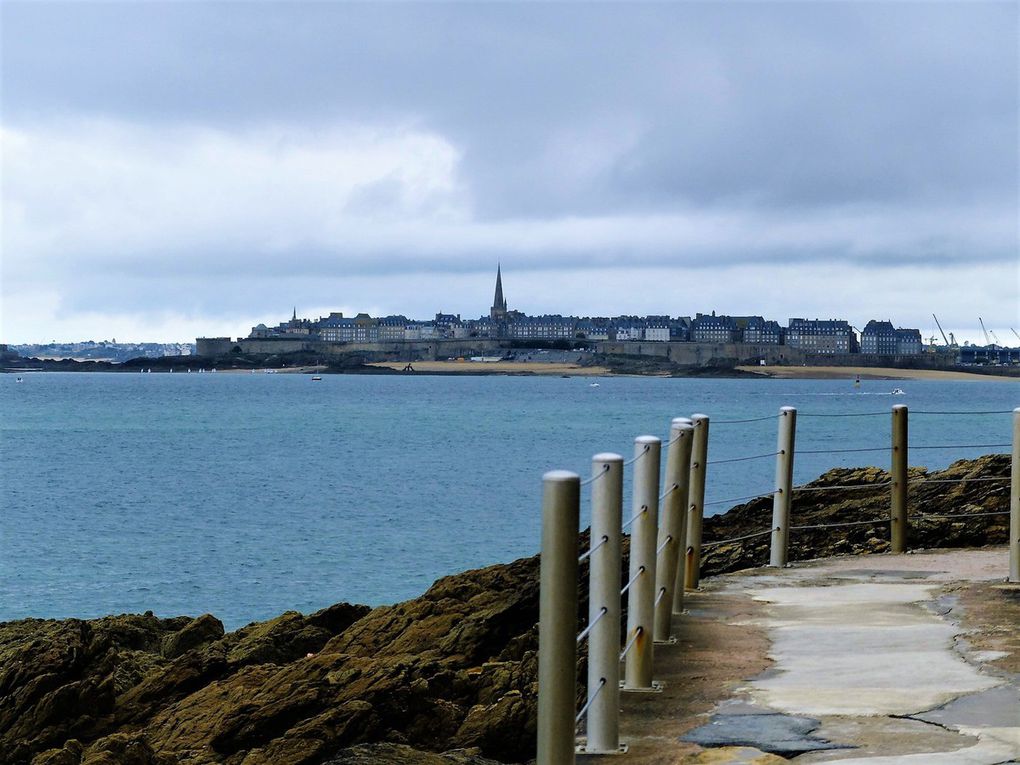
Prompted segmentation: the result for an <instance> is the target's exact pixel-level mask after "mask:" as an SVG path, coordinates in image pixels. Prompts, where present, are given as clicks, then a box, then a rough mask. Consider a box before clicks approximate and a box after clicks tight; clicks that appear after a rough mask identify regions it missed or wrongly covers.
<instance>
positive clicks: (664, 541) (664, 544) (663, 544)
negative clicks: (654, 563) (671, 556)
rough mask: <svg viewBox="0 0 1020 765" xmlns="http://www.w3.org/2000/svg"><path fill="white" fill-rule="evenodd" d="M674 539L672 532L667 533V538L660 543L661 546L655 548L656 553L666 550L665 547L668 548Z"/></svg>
mask: <svg viewBox="0 0 1020 765" xmlns="http://www.w3.org/2000/svg"><path fill="white" fill-rule="evenodd" d="M672 541H673V536H672V535H671V534H667V535H666V538H665V539H663V540H662V544H661V545H659V546H658V547H657V548H656V549H655V554H656V555H658V554H659V553H661V552H662V551H663V550H665V549H666V548H667V547H668V546H669V543H670V542H672Z"/></svg>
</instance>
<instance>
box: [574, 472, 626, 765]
mask: <svg viewBox="0 0 1020 765" xmlns="http://www.w3.org/2000/svg"><path fill="white" fill-rule="evenodd" d="M591 470H592V477H595V476H599V477H598V478H595V480H594V482H593V483H592V489H591V549H592V554H591V555H590V556H589V557H590V560H591V573H590V574H589V599H588V624H589V625H592V624H594V625H595V626H594V627H592V628H591V634H590V635H589V636H588V695H589V697H590V696H591V694H593V693H595V692H596V689H598V688H599V686H600V684H602V690H601V691H599V693H598V696H596V697H595V700H594V701H593V702H592V704H591V706H590V707H588V726H587V741H586V742H585V747H584V752H585V754H609V753H615V752H618V751H619V750H620V559H621V556H620V524H621V523H622V522H623V457H621V456H620V455H619V454H611V453H605V454H596V455H595V456H594V457H592V465H591ZM598 544H600V545H602V546H601V547H600V548H599V549H598V550H596V549H595V545H598ZM603 608H604V609H606V610H605V612H604V613H603V611H602V609H603ZM596 620H597V621H596Z"/></svg>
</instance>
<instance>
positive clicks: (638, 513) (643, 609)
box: [624, 436, 662, 690]
mask: <svg viewBox="0 0 1020 765" xmlns="http://www.w3.org/2000/svg"><path fill="white" fill-rule="evenodd" d="M661 452H662V442H661V441H660V440H659V439H658V438H656V437H655V436H638V438H636V439H634V457H635V462H634V498H633V505H632V508H631V518H632V520H633V526H632V527H631V530H630V578H629V580H628V587H629V589H628V591H627V645H628V646H629V650H628V652H627V655H626V657H625V658H626V664H625V666H624V669H625V672H624V689H625V690H651V689H652V688H653V687H654V686H653V685H652V629H653V628H654V620H655V608H654V604H655V536H656V527H657V526H658V521H659V459H660V454H661Z"/></svg>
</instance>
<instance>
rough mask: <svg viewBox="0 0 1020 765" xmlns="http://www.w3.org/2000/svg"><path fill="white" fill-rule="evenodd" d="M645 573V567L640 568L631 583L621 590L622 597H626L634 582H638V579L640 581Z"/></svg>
mask: <svg viewBox="0 0 1020 765" xmlns="http://www.w3.org/2000/svg"><path fill="white" fill-rule="evenodd" d="M644 573H645V567H644V566H638V570H637V573H636V574H634V576H632V577H631V579H630V581H629V582H627V584H625V585H623V589H622V590H620V594H621V595H626V594H627V590H629V589H630V587H631V585H632V584H634V582H636V581H637V580H638V579H640V578H641V577H642V575H643V574H644Z"/></svg>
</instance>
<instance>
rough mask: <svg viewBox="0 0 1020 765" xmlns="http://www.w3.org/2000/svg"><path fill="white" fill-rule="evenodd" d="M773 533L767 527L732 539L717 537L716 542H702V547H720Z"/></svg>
mask: <svg viewBox="0 0 1020 765" xmlns="http://www.w3.org/2000/svg"><path fill="white" fill-rule="evenodd" d="M771 533H772V529H765V530H764V531H755V532H753V533H751V534H744V535H743V536H740V537H731V538H730V539H717V540H715V541H714V542H702V543H701V547H702V549H704V548H706V547H718V546H719V545H728V544H732V543H733V542H743V541H744V540H747V539H754V538H755V537H763V536H765V535H766V534H771Z"/></svg>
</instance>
